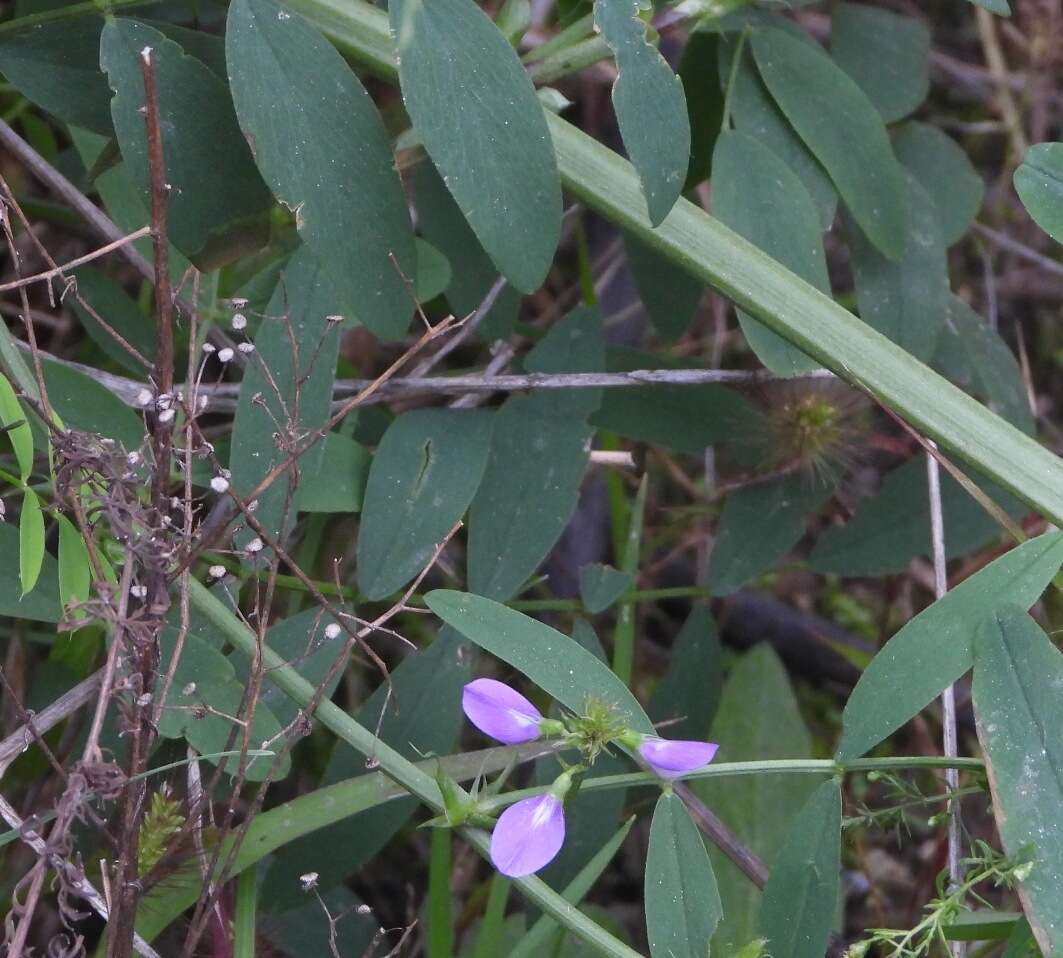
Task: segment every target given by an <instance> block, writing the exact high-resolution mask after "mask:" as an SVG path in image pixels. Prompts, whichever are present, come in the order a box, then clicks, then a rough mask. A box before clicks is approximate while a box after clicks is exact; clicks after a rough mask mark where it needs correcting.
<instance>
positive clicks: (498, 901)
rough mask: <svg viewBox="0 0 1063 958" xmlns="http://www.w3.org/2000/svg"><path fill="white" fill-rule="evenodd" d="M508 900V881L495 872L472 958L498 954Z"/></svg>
mask: <svg viewBox="0 0 1063 958" xmlns="http://www.w3.org/2000/svg"><path fill="white" fill-rule="evenodd" d="M508 900H509V879H508V878H506V876H505V875H502V874H500V873H499V872H495V875H494V877H493V878H492V879H491V890H490V891H489V892H488V894H487V906H486V907H485V908H484V920H483V921H482V922H481V923H480V933H479V935H477V937H476V951H474V952H473V954H472V958H494V956H495V955H497V954H499V953H500V945H501V941H502V925H503V923H504V922H505V918H506V902H507V901H508Z"/></svg>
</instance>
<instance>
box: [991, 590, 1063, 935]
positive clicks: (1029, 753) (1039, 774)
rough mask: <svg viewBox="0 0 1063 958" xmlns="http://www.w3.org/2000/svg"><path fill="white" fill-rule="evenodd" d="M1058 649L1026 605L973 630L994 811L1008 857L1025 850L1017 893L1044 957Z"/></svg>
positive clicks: (1052, 913) (1059, 708) (1058, 775)
mask: <svg viewBox="0 0 1063 958" xmlns="http://www.w3.org/2000/svg"><path fill="white" fill-rule="evenodd" d="M1061 688H1063V654H1061V653H1060V651H1059V649H1057V648H1056V647H1055V646H1054V645H1053V644H1052V641H1051V639H1049V638H1048V636H1047V635H1045V633H1044V632H1043V631H1042V630H1041V627H1040V626H1039V625H1038V624H1037V623H1036V622H1034V620H1033V619H1031V618H1030V617H1029V616H1028V615H1027V614H1026V611H1025V610H1024V609H1023V608H1021V607H1018V606H1008V607H1005V608H1003V609H1000V610H999V611H998V612H997V614H996V615H995V616H993V617H991V618H989V619H988V620H987V621H985V622H984V623H983V624H982V626H981V627H980V628H979V630H978V635H977V639H976V640H975V657H974V689H973V692H974V710H975V717H976V719H977V728H978V738H979V740H980V741H981V743H982V748H983V749H984V751H985V756H986V771H987V772H988V773H989V784H990V789H991V791H992V795H993V807H994V809H995V810H996V820H997V827H998V828H999V829H1000V837H1001V840H1002V841H1003V843H1004V848H1005V850H1006V851H1007V852H1008V853H1009V854H1011V855H1019V854H1021V853H1023V852H1026V851H1031V852H1032V855H1031V857H1032V862H1033V867H1032V868H1031V870H1030V874H1029V875H1028V876H1027V877H1026V878H1025V879H1024V880H1023V881H1022V883H1021V885H1020V889H1019V897H1020V899H1021V900H1022V904H1023V910H1024V911H1025V912H1026V917H1027V919H1028V920H1029V922H1030V927H1031V928H1032V930H1033V933H1034V936H1035V937H1036V939H1037V942H1038V944H1039V945H1040V946H1041V950H1042V951H1043V952H1044V953H1045V954H1046V955H1058V954H1060V951H1061V949H1063V897H1061V896H1060V894H1059V889H1060V886H1061V885H1063V842H1060V841H1059V810H1060V808H1063V740H1061V739H1060V736H1059V729H1060V727H1061V726H1063V698H1061V697H1060V694H1059V693H1060V689H1061Z"/></svg>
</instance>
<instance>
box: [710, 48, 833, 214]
mask: <svg viewBox="0 0 1063 958" xmlns="http://www.w3.org/2000/svg"><path fill="white" fill-rule="evenodd" d="M798 35H799V36H800V37H802V38H804V37H805V35H804V34H803V33H800V32H799V34H798ZM720 42H721V47H720V52H721V56H720V67H719V70H720V81H721V83H722V84H723V85H724V86H726V85H727V84H731V122H732V123H734V125H735V129H736V130H737V131H738V132H739V133H745V134H746V135H747V136H751V137H753V138H754V139H755V140H758V141H759V142H761V143H762V144H763V145H764V146H766V147H767V148H768V149H769V150H771V151H772V153H774V154H775V155H776V156H777V157H778V158H779V159H780V160H782V161H783V163H785V164H786V165H787V166H788V167H789V168H790V169H791V170H792V171H793V172H794V173H796V174H797V177H798V179H800V180H801V182H802V183H803V184H804V187H805V189H806V190H807V191H808V195H809V196H810V197H812V202H813V204H814V205H815V207H816V213H817V215H818V217H819V225H820V228H821V229H823V230H826V229H829V228H830V225H831V223H833V221H834V214H835V211H836V210H837V207H838V194H837V192H836V191H835V189H834V184H833V183H832V182H831V180H830V177H829V176H828V175H827V171H826V170H824V169H823V167H822V166H821V165H820V163H819V161H818V160H817V159H816V158H815V157H814V156H813V155H812V154H811V153H810V152H809V150H808V147H807V146H805V144H804V142H803V141H802V140H801V138H800V137H799V136H798V135H797V133H796V132H795V131H794V128H793V127H792V126H791V125H790V122H789V121H788V120H787V119H786V117H785V116H783V114H782V111H781V110H780V109H779V108H778V106H776V104H775V101H774V100H773V99H772V98H771V94H770V93H769V92H768V89H767V87H766V86H765V85H764V81H763V80H762V79H761V77H760V74H759V73H758V72H757V68H756V66H755V65H754V63H753V55H752V52H751V51H750V49H749V44H748V43H747V44H745V45H744V49H743V51H742V60H741V62H740V63H739V65H738V69H737V71H735V75H734V82H733V83H731V72H732V65H733V63H734V54H735V42H736V41H735V40H734V39H733V38H724V37H721V40H720Z"/></svg>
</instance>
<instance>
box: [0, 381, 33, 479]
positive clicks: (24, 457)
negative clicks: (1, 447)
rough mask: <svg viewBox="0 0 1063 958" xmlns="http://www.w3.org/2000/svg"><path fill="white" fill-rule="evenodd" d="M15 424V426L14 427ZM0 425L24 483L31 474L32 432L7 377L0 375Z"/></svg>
mask: <svg viewBox="0 0 1063 958" xmlns="http://www.w3.org/2000/svg"><path fill="white" fill-rule="evenodd" d="M16 424H17V425H16ZM0 425H2V426H5V427H6V428H5V429H4V435H6V436H7V438H8V441H9V442H10V443H11V448H12V449H13V450H14V452H15V460H16V461H17V462H18V472H19V478H20V479H21V480H22V481H23V482H25V481H26V480H27V479H29V477H30V473H31V472H33V431H32V430H31V429H30V427H29V423H28V422H27V421H26V414H25V413H24V412H23V411H22V406H21V404H20V403H19V401H18V397H17V396H16V395H15V390H14V389H13V388H12V386H11V382H10V381H9V380H8V378H7V376H5V375H4V374H3V373H0Z"/></svg>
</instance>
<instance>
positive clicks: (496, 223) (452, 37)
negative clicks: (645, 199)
mask: <svg viewBox="0 0 1063 958" xmlns="http://www.w3.org/2000/svg"><path fill="white" fill-rule="evenodd" d="M388 13H389V19H390V23H391V32H392V36H393V37H394V38H395V47H396V52H397V57H398V63H399V82H400V83H401V85H402V97H403V100H404V101H405V103H406V109H407V111H408V112H409V114H410V118H411V119H412V120H413V124H414V128H415V129H416V131H417V133H418V134H420V137H421V141H422V143H423V144H424V147H425V150H426V151H427V153H428V155H429V156H430V157H431V158H432V162H433V163H434V164H435V166H436V168H437V169H438V170H439V172H440V174H441V175H442V177H443V182H444V183H446V185H447V188H448V189H449V190H450V192H451V193H452V194H453V196H454V199H455V200H456V202H457V204H458V206H459V207H461V211H462V213H463V214H464V216H465V218H466V220H468V223H469V225H470V226H471V227H472V229H473V232H475V233H476V236H477V238H478V239H479V241H480V243H482V244H483V248H484V249H485V250H486V251H487V254H488V255H489V256H490V257H491V259H492V260H494V262H495V265H496V266H497V267H498V269H499V271H500V272H501V273H502V274H503V275H505V277H506V278H507V279H508V280H509V281H510V282H511V283H512V284H513V285H514V286H515V287H516V288H517V289H519V290H521V291H523V292H526V293H531V292H534V291H535V290H536V289H538V288H539V286H540V285H541V284H542V282H543V280H544V279H545V277H546V273H547V270H548V269H549V268H550V264H551V262H552V261H553V256H554V250H555V249H556V247H557V241H558V238H559V237H560V235H561V181H560V178H559V176H558V172H557V160H556V158H555V156H554V150H553V145H552V143H551V140H550V135H549V131H548V130H547V127H546V119H545V117H544V116H543V110H542V107H541V106H540V105H539V101H538V99H537V98H536V95H535V88H534V87H533V86H532V82H531V79H530V78H529V76H528V74H527V72H526V71H525V70H524V68H523V67H522V66H521V63H520V60H519V58H518V57H517V54H516V51H515V50H514V49H513V47H511V46H510V45H509V43H508V41H507V40H506V38H505V37H504V36H503V35H502V34H501V33H500V32H499V30H498V28H497V27H496V26H495V25H494V24H493V23H492V22H491V20H490V19H489V18H488V17H487V15H486V14H485V13H484V12H483V11H482V10H481V9H480V8H479V7H478V6H477V5H476V3H474V2H473V0H392V2H391V3H390V4H389V5H388Z"/></svg>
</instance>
